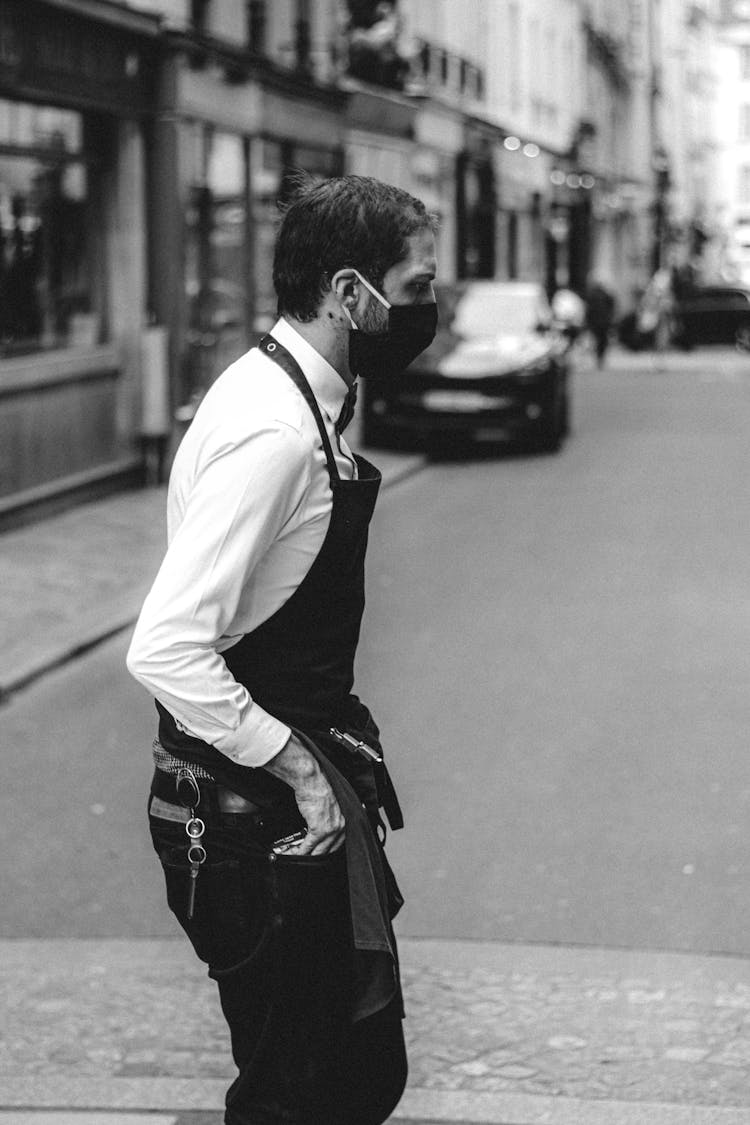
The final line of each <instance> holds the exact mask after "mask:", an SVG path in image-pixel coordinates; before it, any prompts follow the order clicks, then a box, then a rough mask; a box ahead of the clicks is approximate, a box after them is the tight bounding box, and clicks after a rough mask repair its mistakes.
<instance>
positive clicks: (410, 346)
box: [349, 274, 438, 378]
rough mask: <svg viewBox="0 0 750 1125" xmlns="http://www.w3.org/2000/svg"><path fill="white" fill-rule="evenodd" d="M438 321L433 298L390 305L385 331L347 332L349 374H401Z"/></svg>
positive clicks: (432, 335)
mask: <svg viewBox="0 0 750 1125" xmlns="http://www.w3.org/2000/svg"><path fill="white" fill-rule="evenodd" d="M357 276H360V275H359V274H358V275H357ZM361 280H362V282H363V283H364V284H365V285H366V286H367V288H368V289H369V290H370V291H371V292H372V293H374V294H375V296H376V297H377V298H378V299H379V300H380V301H381V302H382V303H383V304H386V302H385V300H384V299H383V298H382V297H381V296H380V294H379V293H378V292H377V290H376V289H374V288H373V286H371V285H370V284H369V283H368V282H367V281H365V279H364V278H362V277H361ZM349 319H350V320H351V317H350V318H349ZM437 322H438V316H437V305H436V304H435V302H434V301H432V302H430V303H429V304H425V305H391V306H390V308H389V309H388V328H387V330H386V331H385V332H377V333H374V332H363V331H362V329H361V328H352V329H351V331H350V332H349V369H350V371H351V373H352V375H354V376H362V377H363V378H378V377H379V378H389V377H390V376H393V375H400V374H401V372H402V371H403V370H404V368H406V367H408V366H409V364H410V363H411V362H412V360H414V359H416V358H417V356H418V355H419V354H420V353H421V352H423V351H424V350H425V348H427V347H429V345H430V344H431V343H432V341H433V340H434V339H435V333H436V331H437ZM353 323H354V322H353V321H352V324H353Z"/></svg>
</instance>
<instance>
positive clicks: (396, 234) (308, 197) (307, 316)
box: [273, 176, 436, 331]
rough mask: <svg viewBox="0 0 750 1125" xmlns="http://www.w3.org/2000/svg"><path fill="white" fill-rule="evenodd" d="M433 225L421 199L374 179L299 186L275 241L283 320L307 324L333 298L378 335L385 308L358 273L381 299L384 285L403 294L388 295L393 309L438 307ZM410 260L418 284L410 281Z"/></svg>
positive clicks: (275, 272) (275, 275) (275, 276)
mask: <svg viewBox="0 0 750 1125" xmlns="http://www.w3.org/2000/svg"><path fill="white" fill-rule="evenodd" d="M435 225H436V224H435V220H434V218H433V217H432V216H431V215H429V214H428V212H427V210H426V209H425V206H424V204H423V203H422V202H421V201H420V200H418V199H416V198H415V197H414V196H412V195H409V194H408V193H407V192H405V191H401V190H400V189H399V188H396V187H393V186H392V185H390V184H385V183H382V182H381V181H379V180H375V179H371V178H370V177H365V176H342V177H339V178H337V179H332V180H325V181H323V182H322V183H318V184H313V185H310V184H305V185H303V186H301V188H300V190H299V191H298V192H297V194H296V195H295V196H294V197H293V198H292V201H291V203H290V204H289V206H288V207H287V209H286V213H285V215H284V219H283V221H282V224H281V229H280V230H279V235H278V238H277V241H276V253H275V256H274V266H273V281H274V285H275V287H276V293H277V295H278V308H279V314H280V315H284V316H288V317H291V318H292V319H294V320H297V321H300V322H302V323H309V322H310V321H313V320H315V319H316V317H318V316H320V315H321V310H322V306H323V305H324V304H325V303H326V302H327V301H328V300H330V299H331V298H332V297H333V296H336V297H337V299H339V300H342V301H343V300H346V303H347V304H348V305H349V307H351V308H355V307H357V306H358V305H361V307H362V316H363V324H362V327H363V328H365V330H367V331H373V330H377V328H378V326H379V324H380V322H381V321H382V319H383V314H384V313H385V309H383V307H382V306H380V307H378V304H379V303H378V302H377V301H371V300H370V299H369V294H367V293H366V292H365V291H364V287H363V286H362V285H361V282H359V280H358V278H357V274H360V275H362V276H363V277H365V278H366V279H367V281H369V282H370V284H371V285H372V286H374V287H375V288H376V289H378V290H379V291H380V292H381V293H382V292H383V290H384V287H386V288H388V285H387V280H388V281H390V282H391V285H390V288H391V290H393V288H394V286H395V288H398V289H399V290H403V292H392V293H391V294H389V293H385V296H386V297H387V298H388V299H389V300H390V301H391V302H392V303H394V304H398V303H403V304H418V303H420V302H421V301H424V300H428V301H431V300H433V296H432V287H431V282H432V278H433V277H434V272H435V265H434V231H435ZM415 255H416V257H417V258H419V261H416V258H415ZM412 258H415V261H414V267H415V268H414V270H412V271H411V273H413V275H414V276H413V278H412V277H411V276H409V277H407V276H406V273H408V272H409V269H408V264H407V263H410V260H411V259H412ZM404 264H407V265H404ZM399 267H402V268H401V269H399ZM402 274H404V276H403V277H402V276H401V275H402ZM387 275H388V277H387ZM410 285H412V286H413V288H412V289H410V288H409V286H410ZM420 286H421V287H422V288H421V291H420V288H419V287H420ZM360 298H361V300H360ZM386 317H387V314H386Z"/></svg>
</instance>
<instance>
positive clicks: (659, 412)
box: [0, 0, 750, 1125]
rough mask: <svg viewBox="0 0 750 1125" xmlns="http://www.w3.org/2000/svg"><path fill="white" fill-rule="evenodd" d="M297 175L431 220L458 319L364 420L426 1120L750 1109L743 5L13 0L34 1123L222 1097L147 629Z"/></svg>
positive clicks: (24, 889)
mask: <svg viewBox="0 0 750 1125" xmlns="http://www.w3.org/2000/svg"><path fill="white" fill-rule="evenodd" d="M299 170H304V171H306V172H308V173H309V174H310V175H311V176H313V177H316V178H324V177H328V176H333V175H338V174H341V173H345V172H352V173H360V174H364V175H373V176H376V177H379V178H381V179H383V180H387V181H390V182H392V183H394V184H397V185H399V186H400V187H402V188H405V189H407V190H408V191H410V192H413V193H414V194H415V195H417V196H419V197H420V198H421V199H423V200H424V202H425V203H426V204H427V206H428V207H429V208H430V209H431V210H432V211H434V212H435V213H436V214H437V215H438V217H439V220H440V226H439V233H438V236H437V237H438V263H439V278H438V284H437V286H436V288H437V297H438V301H439V306H440V312H441V325H440V330H439V332H438V336H437V338H436V340H435V344H434V345H433V346H432V347H431V348H430V349H429V350H428V351H427V352H426V353H425V354H424V356H423V357H421V359H420V360H419V361H418V362H416V363H415V364H413V365H412V367H411V368H410V369H409V371H408V372H407V373H406V374H405V376H404V377H403V379H400V380H398V381H390V382H389V381H387V380H386V381H383V382H382V383H381V382H380V381H370V382H369V383H368V384H367V385H365V386H364V387H363V388H362V392H361V394H360V404H359V406H358V414H357V416H356V417H355V421H354V422H353V424H352V429H351V431H349V432H350V433H351V434H352V438H351V443H352V444H353V445H354V447H355V448H356V447H357V446H358V445H360V444H363V445H364V446H365V447H366V450H368V451H369V449H370V448H371V449H372V453H369V452H368V456H372V459H373V460H374V461H375V462H376V463H377V464H378V465H379V466H380V467H381V468H382V470H383V474H384V487H383V490H382V493H381V500H380V502H379V506H378V511H377V513H376V517H375V523H374V527H373V535H372V543H371V549H370V555H369V556H368V567H369V569H368V607H367V612H366V617H365V623H364V630H363V639H362V644H361V647H360V650H359V654H358V663H357V690H358V691H359V693H360V694H361V695H362V697H363V698H365V699H366V701H367V702H368V704H370V705H371V706H372V709H373V711H374V713H375V715H376V717H377V719H378V722H379V724H380V726H381V728H382V731H383V740H384V745H385V748H386V752H387V754H388V757H389V764H390V768H391V772H392V774H393V775H394V778H395V781H396V783H397V785H398V787H399V790H400V795H401V799H402V803H403V804H404V807H405V814H406V820H407V828H406V830H405V831H404V832H399V833H395V834H393V835H392V836H391V837H390V839H389V854H390V856H391V860H392V862H393V864H394V866H395V868H396V870H397V872H398V876H399V880H400V882H401V884H402V886H403V889H404V891H405V894H406V900H407V903H406V906H405V908H404V910H403V912H402V914H401V915H400V916H399V918H398V919H397V928H398V932H399V937H400V939H401V949H402V954H403V972H404V981H405V987H406V1005H407V1014H408V1018H407V1035H408V1037H409V1043H410V1050H411V1076H410V1084H409V1088H408V1090H407V1094H406V1097H405V1099H404V1102H403V1103H402V1106H401V1107H399V1110H398V1111H397V1114H396V1117H395V1118H394V1120H401V1121H404V1122H411V1123H412V1125H419V1123H422V1125H425V1123H427V1122H437V1121H440V1122H445V1123H456V1122H459V1121H460V1122H467V1123H469V1122H471V1123H472V1125H477V1123H495V1125H499V1123H502V1125H535V1123H538V1122H539V1121H542V1120H543V1121H545V1122H546V1123H547V1125H571V1122H574V1123H575V1125H579V1123H582V1122H585V1123H586V1125H600V1123H601V1125H610V1123H611V1122H613V1121H618V1122H623V1123H624V1125H636V1123H638V1125H640V1123H641V1122H643V1121H648V1122H649V1125H651V1123H655V1125H662V1123H668V1125H718V1123H721V1125H746V1122H747V1120H748V1119H750V860H749V859H748V844H747V836H748V827H747V826H748V818H749V816H750V769H749V768H748V755H747V741H748V729H749V728H750V703H749V699H750V696H749V695H748V690H747V685H748V682H750V597H749V596H748V577H747V576H748V565H747V560H748V557H750V503H749V498H748V483H747V482H748V480H750V442H748V433H749V432H750V353H749V352H748V347H749V346H750V4H749V3H748V2H747V0H398V2H388V0H348V2H347V0H265V2H264V0H249V2H244V0H141V2H135V0H133V2H130V3H121V2H116V0H2V2H0V532H1V534H0V619H2V621H3V641H4V643H3V645H2V646H0V743H1V744H2V752H3V760H4V762H5V763H6V767H7V768H6V771H5V777H4V782H3V786H2V787H1V788H0V855H2V858H3V881H4V887H5V888H6V891H5V894H4V897H3V909H2V912H0V954H1V955H0V989H4V990H5V991H4V995H5V996H7V999H8V1004H7V1016H6V1020H5V1028H4V1037H3V1036H0V1125H6V1123H7V1125H71V1122H73V1121H75V1123H76V1125H78V1122H79V1121H80V1125H86V1123H88V1125H135V1122H136V1121H138V1122H141V1121H142V1122H143V1123H144V1125H175V1123H178V1125H209V1123H210V1125H218V1123H219V1122H220V1121H221V1116H222V1115H221V1105H222V1099H223V1093H224V1090H225V1088H226V1086H227V1084H228V1081H229V1080H230V1079H231V1077H232V1074H233V1068H232V1064H231V1060H230V1058H229V1052H228V1046H227V1041H226V1034H225V1031H224V1028H223V1025H222V1020H221V1014H220V1012H219V1010H218V1005H217V1003H216V997H215V995H214V993H213V991H212V989H211V985H210V982H208V981H207V980H205V979H204V972H203V968H202V966H200V965H199V964H198V963H197V962H196V961H195V959H194V958H192V955H191V952H190V950H189V948H188V947H187V943H186V942H185V941H184V940H182V939H181V936H180V935H179V933H178V929H177V925H176V923H175V922H174V920H173V918H172V916H171V915H170V914H169V912H168V909H167V906H166V904H165V902H164V892H163V886H162V874H161V870H160V867H159V865H158V862H157V860H156V857H155V856H154V855H153V853H152V850H151V845H150V841H149V839H148V834H147V827H146V821H145V800H146V792H147V790H148V786H149V781H150V775H151V770H152V762H151V753H150V747H151V740H152V738H153V735H154V731H155V712H154V711H153V706H152V702H151V701H150V700H149V699H148V697H147V696H146V694H145V693H144V692H143V691H142V690H141V689H140V688H139V687H138V686H137V685H136V684H135V683H134V682H133V681H132V680H131V679H130V678H129V677H128V675H127V673H126V671H125V667H124V659H125V652H126V649H127V645H128V639H129V634H130V630H131V628H132V625H133V623H134V621H135V618H136V616H137V614H138V612H139V609H140V605H141V604H142V601H143V598H144V597H145V594H146V592H147V591H148V589H149V586H150V584H151V582H152V581H153V577H154V574H155V572H156V569H157V567H158V566H159V563H160V561H161V558H162V555H163V552H164V547H165V538H166V530H165V480H166V476H167V473H168V469H169V465H170V461H171V458H172V456H173V453H174V450H175V449H176V447H177V444H178V442H179V440H180V438H181V436H182V434H183V433H184V432H185V429H186V427H187V426H188V425H189V423H190V420H191V418H192V417H193V415H194V413H195V410H196V408H197V406H198V404H199V403H200V401H201V398H202V396H203V395H204V394H205V392H206V390H207V388H208V387H209V386H210V385H211V382H212V381H213V380H214V379H215V378H216V377H217V375H218V374H219V373H220V372H221V370H222V369H223V368H224V367H226V366H227V364H229V363H230V362H232V361H233V360H234V359H235V358H236V357H238V356H239V355H241V354H242V353H243V352H244V351H245V350H246V349H247V348H248V347H250V346H251V345H252V344H253V343H255V342H256V341H257V340H258V339H259V337H260V335H261V334H262V333H263V332H264V331H266V330H267V329H268V328H269V327H270V326H271V325H272V323H273V321H274V318H275V297H274V293H273V287H272V281H271V261H272V253H273V242H274V235H275V230H276V224H277V222H278V203H279V202H282V203H283V201H284V200H285V198H286V197H287V194H288V191H289V184H290V180H291V177H292V176H293V175H294V174H295V173H297V172H298V171H299ZM42 1111H43V1112H42ZM157 1113H158V1114H160V1116H158V1117H156V1116H153V1115H154V1114H157ZM353 1125H354V1123H353Z"/></svg>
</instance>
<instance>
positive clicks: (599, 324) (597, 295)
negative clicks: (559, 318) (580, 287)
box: [586, 277, 615, 368]
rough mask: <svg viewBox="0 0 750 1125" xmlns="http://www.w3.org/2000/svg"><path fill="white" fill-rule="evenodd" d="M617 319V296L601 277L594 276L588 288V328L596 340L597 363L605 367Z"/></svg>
mask: <svg viewBox="0 0 750 1125" xmlns="http://www.w3.org/2000/svg"><path fill="white" fill-rule="evenodd" d="M614 320H615V298H614V296H613V294H612V293H611V292H610V290H609V288H608V287H607V286H606V285H605V283H604V281H603V280H602V279H601V278H598V277H593V278H592V279H591V281H590V282H589V285H588V288H587V289H586V328H587V329H588V331H589V332H590V333H591V336H592V338H593V341H594V352H595V355H596V365H597V367H599V368H602V367H604V362H605V359H606V356H607V349H608V348H609V341H610V334H611V332H612V326H613V324H614Z"/></svg>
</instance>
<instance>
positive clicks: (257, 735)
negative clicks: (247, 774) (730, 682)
mask: <svg viewBox="0 0 750 1125" xmlns="http://www.w3.org/2000/svg"><path fill="white" fill-rule="evenodd" d="M291 733H292V732H291V729H290V727H288V726H287V725H286V723H282V722H281V721H280V720H279V719H274V717H273V715H269V714H268V712H267V711H264V710H263V708H262V707H259V706H258V704H257V703H253V704H252V705H251V706H250V707H249V708H248V710H247V713H246V714H245V715H244V716H243V717H242V719H241V721H240V724H239V726H238V727H237V728H236V730H233V731H230V732H229V733H228V734H223V735H221V736H220V737H219V738H217V739H214V742H213V744H214V746H215V747H216V749H217V750H219V751H220V752H221V753H222V754H225V755H226V757H227V758H231V760H232V761H233V762H236V763H237V765H239V766H251V767H258V766H264V765H265V764H266V762H270V760H271V758H275V757H276V755H277V754H278V753H280V752H281V751H282V750H283V749H284V747H285V746H286V744H287V742H288V741H289V737H290V735H291Z"/></svg>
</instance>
